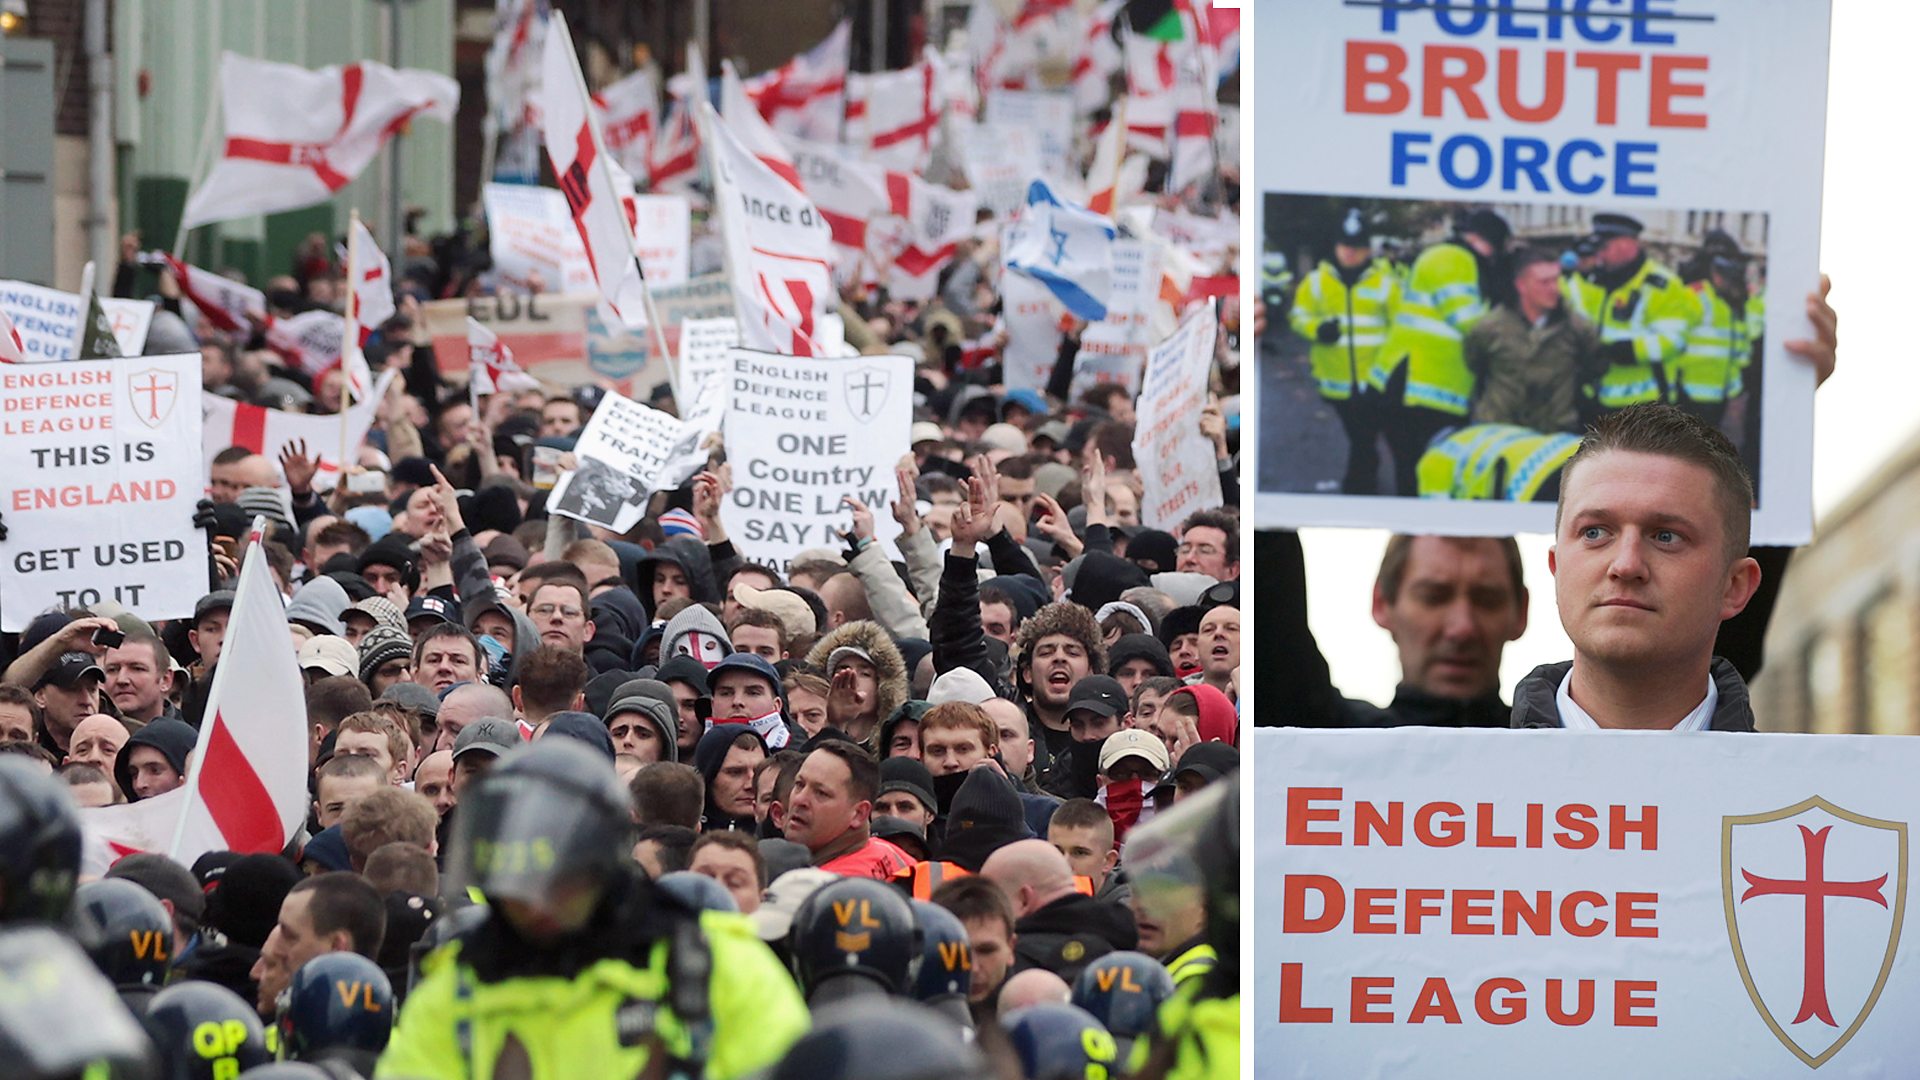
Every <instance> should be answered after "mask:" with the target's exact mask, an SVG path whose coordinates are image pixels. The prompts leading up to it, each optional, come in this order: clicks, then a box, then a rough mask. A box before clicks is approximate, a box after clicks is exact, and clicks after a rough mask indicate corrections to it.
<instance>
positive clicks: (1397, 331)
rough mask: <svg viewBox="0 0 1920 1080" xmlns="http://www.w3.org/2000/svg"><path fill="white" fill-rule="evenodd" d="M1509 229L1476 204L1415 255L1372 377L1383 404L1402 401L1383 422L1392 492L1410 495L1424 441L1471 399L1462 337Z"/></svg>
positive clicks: (1475, 317)
mask: <svg viewBox="0 0 1920 1080" xmlns="http://www.w3.org/2000/svg"><path fill="white" fill-rule="evenodd" d="M1512 235H1513V230H1512V229H1511V228H1510V227H1509V226H1508V225H1507V219H1506V218H1503V217H1501V216H1500V215H1499V214H1496V213H1494V212H1493V211H1491V210H1475V211H1473V212H1472V213H1470V214H1468V215H1466V216H1465V217H1464V218H1462V219H1461V220H1460V222H1459V223H1458V224H1457V226H1456V227H1455V231H1454V235H1453V238H1452V239H1450V240H1448V241H1446V242H1444V243H1439V244H1435V245H1433V246H1432V247H1430V248H1428V249H1427V250H1425V251H1423V252H1421V253H1420V257H1419V258H1418V259H1415V260H1414V263H1413V270H1412V272H1411V273H1410V274H1409V275H1408V278H1407V285H1406V290H1405V292H1404V293H1403V295H1402V297H1401V301H1400V306H1399V308H1398V309H1397V310H1396V311H1395V313H1394V318H1393V325H1392V328H1391V329H1390V330H1389V331H1388V333H1387V340H1386V343H1385V344H1384V345H1382V346H1381V347H1380V353H1379V355H1378V356H1377V357H1376V358H1375V360H1374V365H1373V373H1372V376H1371V379H1370V381H1371V382H1372V384H1373V386H1374V387H1375V388H1376V389H1378V390H1381V391H1383V392H1384V393H1385V394H1386V402H1387V403H1388V404H1390V405H1402V406H1405V408H1403V409H1401V410H1398V411H1397V412H1395V413H1391V414H1389V415H1388V416H1387V418H1386V419H1385V421H1384V423H1385V431H1386V436H1387V446H1388V447H1389V448H1390V449H1391V450H1392V451H1393V471H1394V482H1395V489H1396V494H1399V495H1412V494H1414V492H1415V490H1416V488H1417V486H1418V485H1417V482H1416V475H1415V471H1414V469H1415V463H1416V462H1418V461H1419V458H1420V455H1421V454H1422V453H1424V452H1425V451H1426V448H1427V443H1428V441H1429V440H1431V439H1432V438H1433V436H1434V433H1435V432H1438V431H1439V430H1440V429H1441V428H1444V427H1446V426H1448V425H1450V424H1457V423H1459V422H1460V421H1459V418H1460V417H1463V416H1465V415H1467V409H1468V407H1469V406H1470V405H1471V404H1472V401H1473V373H1472V372H1471V371H1469V370H1468V368H1467V359H1466V350H1465V346H1464V344H1463V342H1464V339H1465V338H1466V335H1467V331H1469V330H1471V329H1473V327H1474V324H1476V323H1478V322H1479V321H1480V319H1481V318H1482V317H1483V316H1484V315H1486V313H1487V307H1488V302H1489V298H1488V296H1487V288H1488V285H1489V283H1491V282H1494V281H1496V280H1498V279H1499V275H1500V272H1501V271H1500V265H1499V263H1500V256H1501V253H1502V252H1503V251H1505V249H1506V246H1507V240H1508V238H1509V237H1511V236H1512Z"/></svg>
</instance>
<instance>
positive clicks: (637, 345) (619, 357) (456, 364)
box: [420, 275, 732, 395]
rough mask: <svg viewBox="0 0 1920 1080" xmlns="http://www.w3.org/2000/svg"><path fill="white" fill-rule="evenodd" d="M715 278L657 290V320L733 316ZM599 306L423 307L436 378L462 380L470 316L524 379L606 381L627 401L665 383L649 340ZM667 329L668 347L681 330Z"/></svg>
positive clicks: (545, 301) (567, 302)
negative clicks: (509, 355) (690, 314)
mask: <svg viewBox="0 0 1920 1080" xmlns="http://www.w3.org/2000/svg"><path fill="white" fill-rule="evenodd" d="M713 278H715V279H716V280H717V281H718V284H717V286H716V285H714V284H713V283H711V282H708V281H707V280H706V279H704V278H703V279H696V280H695V281H693V282H689V283H688V284H686V285H673V286H667V287H665V288H662V289H659V290H657V291H656V295H655V299H656V300H657V301H659V304H658V307H657V310H659V311H661V312H662V314H661V320H662V321H663V322H666V321H667V320H668V319H669V314H668V313H669V312H671V313H672V318H675V319H678V318H683V317H685V316H684V312H686V311H687V310H689V309H691V310H694V311H701V312H705V311H711V310H715V309H716V308H717V309H718V310H719V311H720V313H721V314H726V313H728V312H731V311H732V306H731V302H730V300H729V299H728V298H726V297H724V296H722V297H721V298H720V300H718V301H716V300H715V299H714V293H715V292H716V291H718V292H719V293H725V291H726V283H725V280H724V279H721V278H719V275H713ZM599 304H600V298H599V296H598V295H597V294H594V293H585V294H581V293H574V294H571V295H564V296H562V295H556V294H547V293H541V294H537V295H527V296H521V295H517V294H513V293H502V294H499V295H496V296H491V297H486V296H477V297H468V298H467V299H464V300H431V301H428V302H427V303H425V304H422V305H420V309H421V312H422V314H423V315H424V316H425V318H426V324H427V334H428V335H429V336H430V337H431V338H432V339H433V352H434V362H435V363H436V364H437V365H438V367H439V369H440V372H441V374H443V375H447V376H449V377H455V378H457V377H463V376H464V375H465V374H466V371H467V367H468V358H469V353H468V348H467V319H469V318H471V319H473V320H474V321H475V322H478V323H480V324H481V325H482V326H483V327H485V328H486V329H488V330H490V331H492V332H493V334H494V335H495V336H496V337H498V339H499V340H500V342H501V344H503V345H505V346H506V347H507V348H508V349H510V350H511V351H512V352H513V358H514V360H516V361H517V362H518V363H519V364H520V366H521V368H522V369H524V370H525V371H526V372H527V374H529V375H532V376H533V377H535V378H537V379H539V380H540V381H542V382H544V383H546V384H548V385H550V386H557V387H568V386H578V385H580V384H582V383H596V382H606V383H610V384H611V385H612V387H613V389H615V390H618V391H619V392H620V393H623V394H629V395H632V394H642V393H644V392H645V391H646V390H648V389H650V388H651V387H653V386H654V385H656V384H658V383H661V382H665V381H667V379H668V367H667V365H666V362H665V361H663V360H659V359H657V358H655V357H654V355H653V349H652V347H651V343H650V340H649V339H650V338H651V336H652V335H651V334H649V333H643V332H636V331H630V330H628V329H626V328H625V327H622V326H618V325H610V324H609V323H608V322H606V321H605V320H603V319H601V317H600V315H599V312H598V308H599ZM668 326H669V328H670V329H669V332H668V335H667V337H668V340H669V341H670V342H671V341H672V340H673V339H674V336H675V335H676V334H677V333H678V329H677V324H676V323H673V322H668Z"/></svg>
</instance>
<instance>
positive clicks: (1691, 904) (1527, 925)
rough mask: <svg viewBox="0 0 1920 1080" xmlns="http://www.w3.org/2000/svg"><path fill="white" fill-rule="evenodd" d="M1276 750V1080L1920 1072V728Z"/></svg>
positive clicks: (1449, 737)
mask: <svg viewBox="0 0 1920 1080" xmlns="http://www.w3.org/2000/svg"><path fill="white" fill-rule="evenodd" d="M1253 753H1254V762H1253V764H1252V767H1251V768H1249V769H1248V770H1247V771H1246V774H1245V775H1246V776H1247V777H1248V778H1249V782H1250V784H1251V786H1252V801H1251V803H1250V805H1251V806H1252V807H1253V813H1255V814H1257V815H1258V819H1259V820H1260V821H1261V822H1262V823H1263V827H1262V828H1261V829H1259V830H1258V831H1256V832H1255V833H1254V836H1255V841H1254V875H1255V876H1254V880H1253V882H1252V884H1251V887H1249V888H1248V889H1247V890H1246V893H1247V895H1248V896H1250V897H1255V898H1257V900H1256V903H1257V907H1256V908H1255V909H1254V912H1253V914H1252V916H1251V917H1250V918H1249V919H1247V920H1246V921H1245V922H1244V923H1243V925H1250V926H1254V927H1256V928H1257V929H1256V939H1255V945H1254V950H1255V954H1256V957H1255V960H1254V964H1253V968H1252V971H1253V980H1254V994H1255V1001H1254V1006H1253V1013H1252V1015H1253V1016H1254V1018H1255V1019H1254V1024H1255V1032H1254V1053H1255V1055H1256V1057H1255V1060H1258V1061H1260V1062H1262V1063H1263V1065H1262V1069H1261V1075H1263V1076H1274V1077H1324V1076H1334V1075H1338V1076H1383V1077H1384V1076H1408V1075H1417V1076H1422V1077H1433V1078H1436V1080H1446V1078H1452V1077H1461V1078H1467V1077H1482V1076H1487V1075H1490V1072H1489V1069H1490V1065H1491V1064H1492V1063H1497V1068H1492V1070H1491V1071H1492V1073H1497V1074H1499V1075H1526V1074H1533V1073H1550V1074H1551V1075H1553V1076H1564V1077H1569V1078H1583V1077H1611V1076H1620V1075H1636V1076H1768V1077H1773V1076H1807V1075H1810V1074H1811V1068H1812V1067H1819V1066H1821V1065H1824V1066H1825V1069H1824V1070H1823V1071H1821V1072H1820V1073H1818V1074H1817V1075H1819V1076H1827V1075H1829V1074H1832V1075H1837V1076H1859V1077H1865V1076H1901V1075H1906V1074H1907V1073H1908V1072H1910V1071H1911V1067H1912V1063H1913V1062H1914V1061H1916V1060H1920V1028H1916V1027H1915V1025H1914V1024H1913V1023H1912V1019H1911V1018H1912V1017H1913V1015H1914V1011H1915V1009H1916V1008H1920V979H1916V978H1915V975H1916V969H1920V945H1916V938H1915V935H1914V934H1913V932H1912V929H1913V928H1912V927H1910V926H1906V925H1905V923H1906V919H1907V917H1908V916H1909V915H1912V914H1914V912H1913V904H1914V903H1915V896H1914V894H1913V892H1912V891H1911V890H1909V889H1908V887H1907V886H1908V882H1909V879H1910V862H1909V860H1910V858H1911V851H1910V846H1909V839H1910V832H1911V826H1912V822H1913V819H1914V816H1915V809H1914V801H1913V797H1912V790H1913V785H1912V777H1913V775H1914V771H1915V770H1916V769H1920V739H1913V738H1900V737H1891V736H1840V735H1763V734H1732V733H1722V732H1700V733H1693V734H1684V735H1680V734H1673V733H1670V732H1652V733H1631V732H1591V733H1585V734H1582V733H1578V732H1568V731H1559V730H1539V731H1442V730H1438V729H1429V728H1397V729H1394V730H1392V731H1302V730H1291V729H1275V728H1262V729H1256V730H1255V732H1254V742H1253ZM1710 778H1717V779H1720V780H1730V781H1737V782H1725V783H1720V782H1712V780H1711V779H1710ZM1808 883H1812V884H1808ZM1810 891H1811V892H1818V893H1825V894H1826V895H1825V898H1824V899H1814V900H1810V899H1808V896H1809V895H1810ZM1903 928H1904V929H1905V931H1906V932H1905V933H1903V932H1902V930H1903ZM1809 969H1811V970H1809ZM1829 1020H1830V1021H1831V1022H1829Z"/></svg>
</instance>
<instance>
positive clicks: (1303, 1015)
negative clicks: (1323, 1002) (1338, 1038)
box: [1280, 964, 1333, 1024]
mask: <svg viewBox="0 0 1920 1080" xmlns="http://www.w3.org/2000/svg"><path fill="white" fill-rule="evenodd" d="M1300 981H1301V967H1300V965H1299V964H1281V965H1280V1022H1281V1023H1283V1024H1331V1023H1333V1009H1332V1008H1331V1007H1327V1006H1323V1007H1321V1008H1317V1009H1315V1008H1308V1007H1307V1006H1305V1005H1302V1004H1301V1003H1300Z"/></svg>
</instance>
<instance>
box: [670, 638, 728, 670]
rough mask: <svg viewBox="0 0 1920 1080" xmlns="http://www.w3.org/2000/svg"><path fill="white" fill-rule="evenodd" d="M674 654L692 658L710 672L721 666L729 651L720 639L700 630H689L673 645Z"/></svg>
mask: <svg viewBox="0 0 1920 1080" xmlns="http://www.w3.org/2000/svg"><path fill="white" fill-rule="evenodd" d="M673 654H674V655H675V656H691V657H693V658H694V659H695V660H698V661H700V666H701V667H703V668H706V669H707V670H708V671H712V670H713V669H714V668H716V667H718V666H720V661H722V660H725V659H726V658H727V650H726V648H725V646H723V645H721V644H720V639H719V638H717V637H714V636H713V635H712V634H708V633H704V632H702V631H699V630H689V631H687V632H686V633H685V634H682V635H680V640H678V641H676V642H674V643H673Z"/></svg>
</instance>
